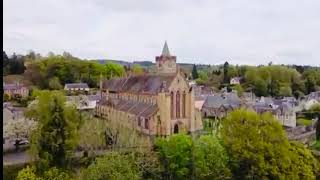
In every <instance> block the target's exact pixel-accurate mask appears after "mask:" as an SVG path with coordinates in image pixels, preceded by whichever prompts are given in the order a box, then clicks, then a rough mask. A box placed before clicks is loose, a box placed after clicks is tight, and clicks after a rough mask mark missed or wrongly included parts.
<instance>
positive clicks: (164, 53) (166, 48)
mask: <svg viewBox="0 0 320 180" xmlns="http://www.w3.org/2000/svg"><path fill="white" fill-rule="evenodd" d="M161 55H162V56H170V51H169V48H168V44H167V41H165V43H164V46H163V49H162V54H161Z"/></svg>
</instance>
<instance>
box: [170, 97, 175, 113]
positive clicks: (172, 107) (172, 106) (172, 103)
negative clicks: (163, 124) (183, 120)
mask: <svg viewBox="0 0 320 180" xmlns="http://www.w3.org/2000/svg"><path fill="white" fill-rule="evenodd" d="M170 108H171V119H174V113H173V109H174V98H173V92H171V107H170Z"/></svg>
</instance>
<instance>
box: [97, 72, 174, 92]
mask: <svg viewBox="0 0 320 180" xmlns="http://www.w3.org/2000/svg"><path fill="white" fill-rule="evenodd" d="M174 78H175V75H139V76H130V77H127V78H114V79H110V80H105V81H104V82H103V84H102V88H103V89H108V90H109V91H115V92H131V93H151V94H157V93H158V92H160V91H161V89H162V88H164V90H165V91H167V90H168V86H169V85H170V84H171V82H172V81H173V80H174ZM164 84H165V85H164Z"/></svg>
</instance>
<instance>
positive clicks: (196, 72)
mask: <svg viewBox="0 0 320 180" xmlns="http://www.w3.org/2000/svg"><path fill="white" fill-rule="evenodd" d="M198 78H199V74H198V71H197V66H196V65H195V64H194V65H193V67H192V79H198Z"/></svg>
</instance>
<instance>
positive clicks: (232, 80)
mask: <svg viewBox="0 0 320 180" xmlns="http://www.w3.org/2000/svg"><path fill="white" fill-rule="evenodd" d="M241 79H242V78H241V77H233V78H231V79H230V84H231V85H236V84H240V81H241Z"/></svg>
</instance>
